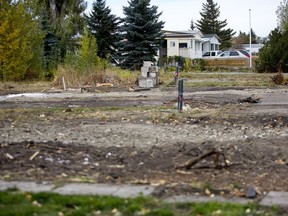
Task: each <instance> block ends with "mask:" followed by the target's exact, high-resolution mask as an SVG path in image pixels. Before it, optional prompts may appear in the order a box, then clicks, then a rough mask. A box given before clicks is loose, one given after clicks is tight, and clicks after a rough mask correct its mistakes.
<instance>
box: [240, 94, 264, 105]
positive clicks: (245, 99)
mask: <svg viewBox="0 0 288 216" xmlns="http://www.w3.org/2000/svg"><path fill="white" fill-rule="evenodd" d="M238 102H239V103H260V102H261V98H253V95H252V96H250V97H247V98H244V99H238Z"/></svg>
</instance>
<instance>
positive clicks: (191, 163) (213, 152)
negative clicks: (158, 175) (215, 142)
mask: <svg viewBox="0 0 288 216" xmlns="http://www.w3.org/2000/svg"><path fill="white" fill-rule="evenodd" d="M212 155H214V165H215V167H216V168H219V167H221V166H220V165H219V158H220V156H222V157H223V161H224V164H225V167H227V166H228V164H227V163H226V157H225V155H224V153H223V152H220V151H217V150H216V149H213V150H211V151H209V152H207V153H204V154H202V155H200V156H199V157H197V158H195V159H192V160H189V161H187V162H185V163H184V164H182V165H178V166H176V169H182V168H185V169H191V167H192V166H194V165H195V164H197V163H198V162H199V161H201V160H203V159H205V158H207V157H210V156H212Z"/></svg>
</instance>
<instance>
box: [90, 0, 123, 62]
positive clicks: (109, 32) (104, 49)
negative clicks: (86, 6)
mask: <svg viewBox="0 0 288 216" xmlns="http://www.w3.org/2000/svg"><path fill="white" fill-rule="evenodd" d="M85 18H86V20H87V23H88V29H89V30H90V32H91V33H92V34H93V35H94V36H95V38H96V40H97V45H98V52H97V55H98V56H99V57H101V58H107V57H109V56H113V55H114V53H115V50H116V47H115V44H116V42H117V41H118V39H119V37H118V36H117V30H118V25H119V20H120V19H119V18H118V17H116V16H115V15H112V14H111V10H110V8H109V7H106V1H105V0H96V2H93V8H92V11H91V13H90V14H89V15H88V16H86V15H85Z"/></svg>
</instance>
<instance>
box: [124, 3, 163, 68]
mask: <svg viewBox="0 0 288 216" xmlns="http://www.w3.org/2000/svg"><path fill="white" fill-rule="evenodd" d="M128 3H129V6H128V7H124V9H123V10H124V15H125V16H126V17H125V18H124V20H123V21H124V24H123V25H122V26H121V32H122V36H123V39H122V41H121V42H120V43H119V53H120V56H119V58H120V62H121V66H122V67H124V68H130V69H139V68H140V67H141V65H142V64H143V61H152V62H155V61H156V60H155V56H156V55H157V51H158V49H159V46H160V44H161V41H162V36H163V33H162V32H161V29H162V28H163V26H164V22H163V21H159V17H160V16H161V14H162V13H158V12H157V10H158V7H157V6H150V0H130V1H129V2H128Z"/></svg>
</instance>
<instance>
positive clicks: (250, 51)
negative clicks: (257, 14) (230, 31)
mask: <svg viewBox="0 0 288 216" xmlns="http://www.w3.org/2000/svg"><path fill="white" fill-rule="evenodd" d="M249 28H250V37H249V45H250V50H249V54H250V69H251V68H252V28H251V9H249Z"/></svg>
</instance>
